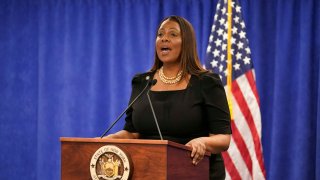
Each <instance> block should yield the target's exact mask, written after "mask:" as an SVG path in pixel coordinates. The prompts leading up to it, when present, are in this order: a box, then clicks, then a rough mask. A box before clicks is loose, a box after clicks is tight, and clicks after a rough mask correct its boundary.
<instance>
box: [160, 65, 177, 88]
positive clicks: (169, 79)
mask: <svg viewBox="0 0 320 180" xmlns="http://www.w3.org/2000/svg"><path fill="white" fill-rule="evenodd" d="M159 77H160V80H161V81H162V82H163V83H165V84H176V83H177V82H179V81H180V80H181V77H182V71H179V73H178V74H177V76H175V77H167V76H165V75H164V73H163V66H162V67H161V68H160V69H159Z"/></svg>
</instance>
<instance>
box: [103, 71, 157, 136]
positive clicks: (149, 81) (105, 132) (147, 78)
mask: <svg viewBox="0 0 320 180" xmlns="http://www.w3.org/2000/svg"><path fill="white" fill-rule="evenodd" d="M149 78H150V77H149V76H147V77H146V80H148V83H147V85H146V86H145V87H144V88H143V90H142V91H141V92H140V94H138V96H136V98H134V100H133V101H132V102H131V103H130V104H129V105H128V107H127V108H126V109H125V110H124V111H123V112H122V113H121V114H120V115H119V116H118V117H117V119H116V120H115V121H114V122H113V123H112V125H111V126H110V127H109V128H108V129H107V130H105V131H104V133H103V134H102V135H101V136H100V138H103V136H104V135H106V134H107V133H108V132H109V131H110V129H111V128H112V127H113V126H114V125H115V124H116V123H117V122H118V121H119V120H120V118H121V117H122V116H123V115H124V113H126V112H127V111H128V109H129V108H130V107H131V106H132V104H133V103H135V102H136V100H137V99H138V98H139V97H140V96H141V95H142V94H143V93H144V91H145V90H146V89H147V87H148V86H150V84H151V85H152V83H154V82H153V80H149Z"/></svg>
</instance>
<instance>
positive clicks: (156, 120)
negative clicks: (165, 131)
mask: <svg viewBox="0 0 320 180" xmlns="http://www.w3.org/2000/svg"><path fill="white" fill-rule="evenodd" d="M156 83H157V80H156V79H154V80H152V85H151V87H152V86H153V85H155V84H156ZM151 87H150V88H149V90H148V92H147V97H148V101H149V104H150V107H151V111H152V115H153V119H154V122H155V123H156V126H157V130H158V133H159V135H160V139H161V140H163V138H162V134H161V131H160V128H159V124H158V119H157V116H156V114H155V113H154V109H153V106H152V102H151V99H150V96H149V92H150V89H151Z"/></svg>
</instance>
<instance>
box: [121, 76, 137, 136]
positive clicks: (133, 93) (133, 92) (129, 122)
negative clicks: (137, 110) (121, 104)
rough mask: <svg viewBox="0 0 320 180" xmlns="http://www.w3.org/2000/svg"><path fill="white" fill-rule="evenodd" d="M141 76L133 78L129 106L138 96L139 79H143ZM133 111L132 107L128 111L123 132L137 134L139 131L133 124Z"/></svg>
mask: <svg viewBox="0 0 320 180" xmlns="http://www.w3.org/2000/svg"><path fill="white" fill-rule="evenodd" d="M140 76H141V75H135V76H134V77H133V78H132V81H131V86H132V89H131V96H130V100H129V104H130V103H131V102H132V100H133V99H134V98H135V97H136V96H137V92H138V91H139V84H140V83H139V81H140V80H139V79H141V77H140ZM132 111H133V108H132V106H131V107H130V108H129V109H128V111H127V112H126V118H125V124H124V127H123V130H127V131H129V132H137V130H136V129H135V128H134V126H133V123H132Z"/></svg>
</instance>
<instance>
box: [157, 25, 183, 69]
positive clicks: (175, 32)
mask: <svg viewBox="0 0 320 180" xmlns="http://www.w3.org/2000/svg"><path fill="white" fill-rule="evenodd" d="M181 43H182V37H181V31H180V27H179V24H178V23H177V22H175V21H170V20H165V21H164V22H163V23H162V24H161V26H160V28H159V30H158V34H157V39H156V51H157V55H158V57H159V59H160V60H161V61H162V62H163V63H178V62H179V61H178V58H179V56H180V53H181Z"/></svg>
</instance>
